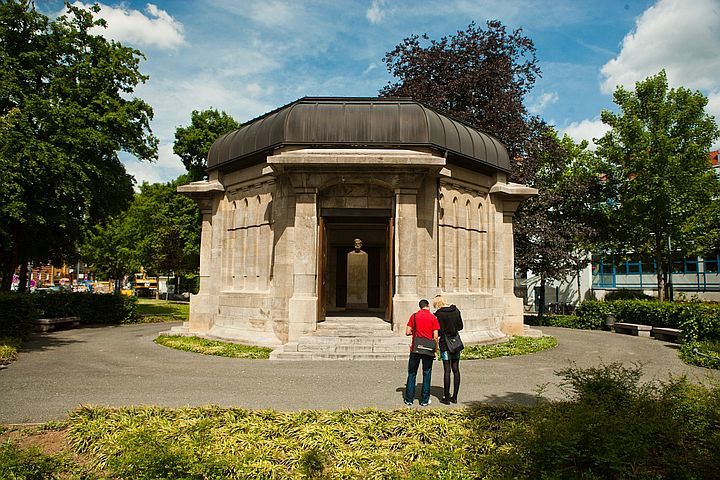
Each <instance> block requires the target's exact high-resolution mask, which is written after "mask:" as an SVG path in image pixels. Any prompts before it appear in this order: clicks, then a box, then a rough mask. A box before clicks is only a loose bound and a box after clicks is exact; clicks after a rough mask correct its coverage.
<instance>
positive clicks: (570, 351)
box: [0, 324, 720, 423]
mask: <svg viewBox="0 0 720 480" xmlns="http://www.w3.org/2000/svg"><path fill="white" fill-rule="evenodd" d="M167 329H168V324H164V325H159V324H153V325H124V326H113V327H97V328H79V329H75V330H66V331H60V332H54V333H50V334H45V335H42V336H39V337H36V339H34V340H32V341H30V342H27V343H26V345H25V348H24V349H23V351H22V352H21V354H20V358H19V360H18V361H17V362H15V363H14V364H12V365H10V367H8V368H6V369H3V370H0V423H26V422H46V421H49V420H61V419H64V418H65V417H66V416H67V412H68V411H70V410H73V409H75V408H76V407H78V406H79V405H89V404H93V405H111V406H123V405H162V406H168V407H179V406H187V405H190V406H196V405H207V404H216V405H221V406H236V407H245V408H251V409H264V408H272V409H278V410H299V409H333V410H335V409H345V408H352V409H355V408H362V407H376V408H380V409H394V408H403V404H402V398H401V392H402V390H403V389H404V383H405V374H406V362H405V361H375V362H352V361H349V362H348V361H327V362H320V361H304V362H294V361H272V362H271V361H264V360H240V359H231V358H222V357H211V356H204V355H198V354H193V353H187V352H181V351H177V350H172V349H169V348H166V347H162V346H159V345H156V344H155V343H153V339H154V338H155V336H156V334H157V333H158V332H160V331H162V330H167ZM542 330H543V331H544V332H545V333H546V334H550V335H554V336H556V337H557V338H558V342H559V345H558V347H557V348H555V349H553V350H549V351H545V352H541V353H536V354H532V355H524V356H520V357H509V358H498V359H493V360H473V361H463V362H461V364H460V367H461V373H462V386H461V391H460V405H462V404H463V403H464V404H469V403H472V402H492V403H497V402H520V403H529V402H532V401H534V399H535V396H536V392H537V390H538V387H539V386H542V385H546V384H549V387H548V388H547V389H546V390H545V392H544V396H545V397H548V398H561V397H562V391H561V390H560V389H559V388H558V387H557V386H556V385H557V383H558V381H559V378H558V377H557V376H556V375H555V374H554V372H555V371H556V370H558V369H561V368H564V367H567V366H569V365H570V363H571V362H574V363H575V364H577V365H578V366H581V367H587V366H596V365H598V364H599V363H600V361H601V360H602V361H603V362H605V363H610V362H614V361H622V362H625V363H628V364H629V363H632V362H642V363H643V364H644V365H645V366H644V372H645V374H646V376H648V377H655V378H662V379H666V378H668V375H669V374H674V375H681V374H687V375H688V376H689V377H690V378H692V379H694V380H707V379H710V378H712V379H716V380H720V372H717V371H711V370H706V369H702V368H696V367H691V366H687V365H685V364H683V363H682V362H681V361H680V359H679V358H678V357H677V352H676V350H675V346H674V345H672V344H668V343H663V342H658V341H655V340H651V339H647V338H638V337H630V336H626V335H619V334H612V333H608V332H594V331H580V330H567V329H561V328H543V329H542ZM432 383H433V388H432V396H433V398H432V400H433V405H432V407H436V408H450V407H446V406H445V405H441V404H440V403H439V402H438V398H439V397H440V396H442V387H441V385H442V366H441V365H440V364H438V363H436V365H435V369H434V372H433V382H432ZM418 391H419V389H418ZM415 405H416V406H415V407H413V408H420V407H418V406H417V402H416V403H415Z"/></svg>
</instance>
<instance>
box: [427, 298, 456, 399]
mask: <svg viewBox="0 0 720 480" xmlns="http://www.w3.org/2000/svg"><path fill="white" fill-rule="evenodd" d="M433 308H434V309H435V316H436V317H437V319H438V322H439V323H440V338H439V341H438V345H439V347H440V358H441V359H442V362H443V371H444V374H445V376H444V378H443V387H444V390H443V398H442V399H441V400H440V403H444V404H446V405H448V404H450V403H457V397H458V390H460V352H456V353H450V352H449V351H448V346H447V341H446V337H447V336H448V335H449V336H453V335H457V333H458V332H459V331H460V330H462V329H463V322H462V316H461V315H460V310H459V309H458V308H457V307H456V306H455V305H448V303H447V302H446V301H445V299H444V298H443V297H442V295H437V296H436V297H435V298H434V299H433ZM451 372H452V375H453V394H452V396H451V395H450V373H451Z"/></svg>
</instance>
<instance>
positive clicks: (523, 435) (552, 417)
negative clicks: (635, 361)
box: [505, 363, 720, 479]
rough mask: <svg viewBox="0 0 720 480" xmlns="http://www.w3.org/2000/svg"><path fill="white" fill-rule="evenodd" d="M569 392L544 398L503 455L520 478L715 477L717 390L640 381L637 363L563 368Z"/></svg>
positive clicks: (718, 460) (719, 461)
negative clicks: (560, 398)
mask: <svg viewBox="0 0 720 480" xmlns="http://www.w3.org/2000/svg"><path fill="white" fill-rule="evenodd" d="M559 375H560V376H561V377H563V378H564V379H565V383H564V385H565V388H566V391H567V392H568V393H569V396H570V398H569V400H568V401H564V402H552V403H546V404H540V405H538V406H537V407H536V408H534V409H533V410H532V411H531V413H530V416H529V419H528V421H527V422H526V423H524V424H521V425H519V426H518V427H519V428H517V430H516V431H515V433H514V435H513V436H512V437H511V443H514V444H515V446H516V449H515V450H508V454H507V456H506V458H505V460H506V462H507V465H508V467H509V470H511V471H514V472H515V475H514V476H516V477H521V478H558V479H561V478H562V479H564V478H568V479H570V478H698V479H705V478H706V479H711V478H716V474H717V472H718V471H719V470H718V469H720V457H718V456H717V455H716V449H717V447H718V446H719V445H720V443H718V442H719V440H720V435H719V434H718V432H717V423H716V422H718V420H720V390H719V387H717V386H716V387H714V388H712V389H709V388H706V387H701V386H697V385H692V384H690V383H689V382H688V381H687V380H686V379H684V378H681V379H674V380H671V381H670V382H668V383H661V382H653V383H647V384H641V383H640V378H641V371H640V369H639V368H638V367H625V366H623V365H621V364H617V363H616V364H611V365H603V366H601V367H599V368H589V369H584V370H583V369H576V368H571V369H566V370H563V371H561V372H559Z"/></svg>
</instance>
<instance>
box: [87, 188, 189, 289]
mask: <svg viewBox="0 0 720 480" xmlns="http://www.w3.org/2000/svg"><path fill="white" fill-rule="evenodd" d="M189 180H190V178H189V176H187V175H186V176H181V177H180V178H178V179H176V180H175V181H172V182H169V183H164V184H163V183H153V184H148V183H143V184H142V185H141V186H140V192H139V193H137V194H136V195H135V198H134V200H133V202H132V204H131V205H130V207H129V208H128V209H127V210H126V211H125V212H123V213H122V214H121V215H118V216H116V217H114V218H113V219H112V220H111V221H110V222H108V224H107V225H106V226H97V227H96V228H95V230H94V232H93V233H92V234H91V235H90V236H89V237H88V239H87V241H86V242H85V244H84V246H83V249H82V253H83V258H84V259H85V260H86V261H87V262H88V263H91V264H92V266H93V268H94V269H95V270H96V271H97V272H98V273H100V274H101V275H103V276H107V277H110V278H114V279H120V278H122V277H123V276H125V275H129V274H132V273H134V272H138V271H139V270H140V267H141V266H142V267H144V268H145V269H146V270H147V271H149V272H152V273H154V274H159V273H170V272H175V273H178V274H188V273H195V272H196V271H197V269H198V266H199V263H200V211H199V209H198V207H197V205H196V204H195V202H193V201H192V200H190V199H189V198H187V197H185V196H183V195H180V194H178V193H177V191H176V190H177V187H178V186H179V185H183V184H186V183H189Z"/></svg>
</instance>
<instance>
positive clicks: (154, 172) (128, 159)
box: [122, 143, 186, 188]
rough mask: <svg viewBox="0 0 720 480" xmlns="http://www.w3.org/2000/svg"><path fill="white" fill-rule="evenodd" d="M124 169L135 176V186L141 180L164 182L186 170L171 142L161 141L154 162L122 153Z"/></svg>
mask: <svg viewBox="0 0 720 480" xmlns="http://www.w3.org/2000/svg"><path fill="white" fill-rule="evenodd" d="M122 162H123V164H124V165H125V170H127V172H128V173H129V174H130V175H132V176H133V177H135V181H136V182H137V184H136V188H137V187H139V186H140V184H142V183H143V182H148V183H164V182H168V181H170V180H173V179H175V178H177V177H179V176H180V175H182V174H183V173H185V172H186V170H185V165H183V163H182V160H180V157H178V156H177V155H175V154H174V153H173V146H172V143H163V144H161V145H160V146H159V147H158V159H157V161H155V162H141V161H139V160H137V159H136V158H135V157H132V156H130V155H123V156H122Z"/></svg>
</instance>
